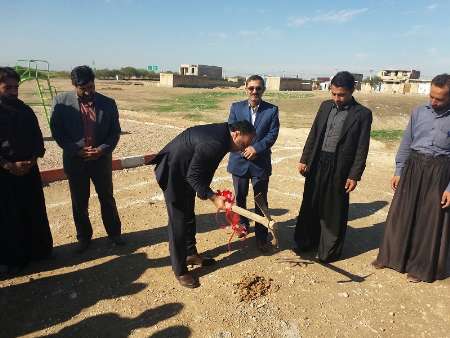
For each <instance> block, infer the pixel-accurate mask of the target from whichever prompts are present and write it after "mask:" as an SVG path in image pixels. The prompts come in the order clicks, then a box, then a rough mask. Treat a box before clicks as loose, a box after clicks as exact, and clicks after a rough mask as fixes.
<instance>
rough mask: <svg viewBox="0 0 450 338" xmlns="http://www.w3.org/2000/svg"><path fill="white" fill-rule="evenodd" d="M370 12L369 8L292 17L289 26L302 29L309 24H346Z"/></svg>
mask: <svg viewBox="0 0 450 338" xmlns="http://www.w3.org/2000/svg"><path fill="white" fill-rule="evenodd" d="M368 10H369V9H368V8H359V9H341V10H338V11H329V12H326V13H319V14H317V15H314V16H301V17H291V18H289V22H288V25H289V26H291V27H301V26H303V25H305V24H307V23H309V22H331V23H345V22H348V21H350V20H352V19H353V18H354V17H355V16H357V15H360V14H363V13H365V12H367V11H368Z"/></svg>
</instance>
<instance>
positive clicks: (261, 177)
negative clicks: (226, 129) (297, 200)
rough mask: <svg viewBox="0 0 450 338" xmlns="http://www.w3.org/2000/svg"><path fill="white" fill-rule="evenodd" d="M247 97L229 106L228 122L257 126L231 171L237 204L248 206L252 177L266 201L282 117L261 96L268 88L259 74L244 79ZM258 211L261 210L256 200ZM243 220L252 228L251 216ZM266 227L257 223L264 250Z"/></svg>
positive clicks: (233, 157)
mask: <svg viewBox="0 0 450 338" xmlns="http://www.w3.org/2000/svg"><path fill="white" fill-rule="evenodd" d="M245 89H246V92H247V95H248V99H247V100H244V101H240V102H234V103H233V104H232V105H231V108H230V116H229V118H228V123H234V122H236V121H240V120H247V121H249V122H251V123H252V124H253V126H254V127H255V129H256V137H255V139H254V140H253V143H252V144H251V145H250V146H248V147H247V148H245V149H244V150H243V151H242V152H240V153H239V152H236V153H231V154H230V159H229V162H228V172H229V173H231V174H232V175H233V185H234V191H235V194H236V204H237V205H238V206H240V207H242V208H246V204H247V203H246V202H247V194H248V186H249V181H250V180H251V181H252V186H253V192H254V195H255V196H256V195H257V194H262V195H263V196H264V199H265V200H266V203H267V191H268V187H269V177H270V175H271V174H272V165H271V150H270V148H271V147H272V146H273V144H274V143H275V141H276V140H277V137H278V131H279V129H280V121H279V119H278V107H277V106H275V105H273V104H270V103H268V102H265V101H263V100H262V96H263V94H264V91H265V89H266V87H265V83H264V79H263V78H262V77H261V76H259V75H252V76H250V77H249V78H248V79H247V81H246V82H245ZM255 211H256V213H258V214H260V215H262V211H261V210H260V209H259V208H258V206H257V205H256V203H255ZM241 222H242V223H243V225H244V226H245V227H246V228H247V232H248V230H249V221H248V219H246V218H244V217H242V218H241ZM267 236H268V232H267V228H266V227H264V226H263V225H261V224H258V223H256V224H255V237H256V245H257V248H258V249H259V250H260V251H262V252H267V251H269V250H270V242H269V241H268V238H267Z"/></svg>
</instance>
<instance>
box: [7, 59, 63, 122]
mask: <svg viewBox="0 0 450 338" xmlns="http://www.w3.org/2000/svg"><path fill="white" fill-rule="evenodd" d="M15 68H16V71H17V72H18V73H19V75H20V83H24V82H26V81H34V82H35V84H36V95H37V96H39V101H38V102H27V104H29V105H30V106H41V107H43V108H44V113H45V117H46V119H47V122H48V123H49V124H50V116H49V112H50V107H51V105H52V102H53V98H54V97H55V96H56V94H57V92H56V88H55V87H54V86H52V84H51V81H50V63H49V62H48V61H46V60H33V59H22V60H17V62H16V67H15Z"/></svg>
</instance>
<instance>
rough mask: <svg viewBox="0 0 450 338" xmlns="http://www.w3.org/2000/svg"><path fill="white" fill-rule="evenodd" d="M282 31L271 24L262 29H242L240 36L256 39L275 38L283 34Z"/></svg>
mask: <svg viewBox="0 0 450 338" xmlns="http://www.w3.org/2000/svg"><path fill="white" fill-rule="evenodd" d="M281 34H282V32H281V31H280V30H278V29H274V28H272V27H270V26H267V27H264V28H263V29H260V30H241V31H239V32H238V36H240V37H242V38H251V39H255V40H262V39H275V38H279V37H280V36H281Z"/></svg>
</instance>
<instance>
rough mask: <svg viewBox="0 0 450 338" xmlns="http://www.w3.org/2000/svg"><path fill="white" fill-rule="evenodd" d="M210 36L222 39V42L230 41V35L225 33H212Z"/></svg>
mask: <svg viewBox="0 0 450 338" xmlns="http://www.w3.org/2000/svg"><path fill="white" fill-rule="evenodd" d="M208 36H209V37H211V38H214V39H221V40H225V39H228V34H227V33H224V32H211V33H208Z"/></svg>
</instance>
